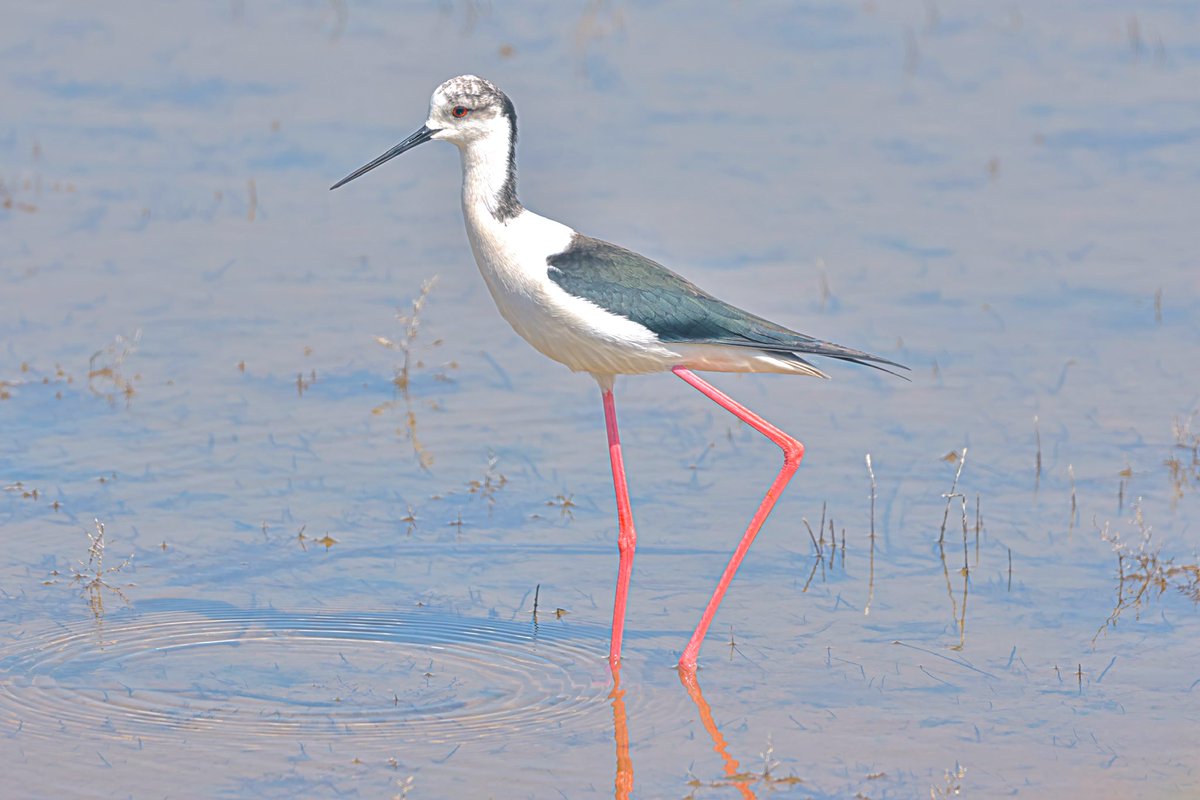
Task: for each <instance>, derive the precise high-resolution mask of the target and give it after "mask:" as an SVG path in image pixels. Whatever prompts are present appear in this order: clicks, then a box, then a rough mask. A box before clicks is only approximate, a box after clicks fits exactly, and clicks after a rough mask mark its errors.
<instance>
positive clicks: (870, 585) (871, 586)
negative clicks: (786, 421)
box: [843, 453, 875, 616]
mask: <svg viewBox="0 0 1200 800" xmlns="http://www.w3.org/2000/svg"><path fill="white" fill-rule="evenodd" d="M867 474H868V475H870V476H871V560H870V567H869V568H868V572H867V574H868V576H869V577H868V578H867V605H866V607H865V608H863V616H866V615H868V614H870V613H871V602H872V601H873V600H874V599H875V470H873V469H872V468H871V454H870V453H867ZM843 557H844V556H843Z"/></svg>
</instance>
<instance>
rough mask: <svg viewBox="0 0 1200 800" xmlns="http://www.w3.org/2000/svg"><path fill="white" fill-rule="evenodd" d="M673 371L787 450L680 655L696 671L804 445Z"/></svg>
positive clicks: (689, 376)
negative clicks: (741, 568)
mask: <svg viewBox="0 0 1200 800" xmlns="http://www.w3.org/2000/svg"><path fill="white" fill-rule="evenodd" d="M671 371H672V372H674V373H675V374H676V375H678V376H679V377H680V378H683V379H684V380H685V381H687V382H688V383H690V384H691V385H692V386H694V387H695V388H696V389H698V390H699V391H700V392H701V393H702V394H703V395H704V396H706V397H707V398H708V399H710V400H712V401H713V402H714V403H716V404H717V405H719V406H721V408H724V409H725V410H726V411H728V412H730V413H731V414H733V415H734V416H735V417H737V418H738V419H740V420H742V421H743V422H745V423H746V424H747V425H749V426H750V427H751V428H754V430H756V431H758V432H759V433H761V434H762V435H763V436H766V437H767V438H768V439H770V440H771V441H772V442H774V443H775V444H777V445H779V446H780V448H782V449H783V469H781V470H779V475H778V476H776V478H775V482H774V483H772V484H771V488H770V489H767V496H766V497H764V498H763V501H762V503H761V504H760V505H759V506H758V511H756V512H755V513H754V518H753V519H751V520H750V527H749V528H747V529H746V533H745V534H743V535H742V540H741V542H739V543H738V546H737V549H736V550H734V551H733V557H732V558H730V559H729V564H728V565H727V566H726V567H725V572H724V574H722V575H721V580H720V582H719V583H717V590H716V591H715V592H713V596H712V599H711V600H709V601H708V607H707V608H705V609H704V616H702V617H701V618H700V624H699V625H697V626H696V632H695V633H693V634H692V638H691V640H690V641H689V642H688V643H687V647H685V648H684V650H683V655H682V656H680V657H679V668H680V669H684V670H694V669H695V668H696V656H698V655H699V654H700V645H701V643H703V642H704V635H705V634H706V633H708V626H709V624H711V623H712V619H713V616H714V615H715V614H716V613H717V607H718V606H719V605H721V598H723V597H724V596H725V590H726V589H728V588H729V583H730V581H732V580H733V574H734V573H735V572H737V568H738V565H739V564H741V563H742V559H743V558H745V557H746V551H748V550H749V549H750V545H751V543H753V542H754V537H755V536H757V535H758V531H759V529H760V528H761V527H762V526H763V522H765V521H766V519H767V515H768V514H770V513H771V509H772V508H774V507H775V501H776V500H778V499H779V495H781V494H783V490H784V487H786V486H787V484H788V481H790V480H791V479H792V475H794V474H795V473H796V470H797V468H799V466H800V459H802V458H804V445H802V444H800V442H798V441H796V440H795V439H793V438H792V437H791V436H788V435H787V434H786V433H784V432H783V431H781V430H779V428H776V427H775V426H774V425H772V424H771V423H769V422H767V421H766V420H765V419H763V418H762V417H760V416H758V415H757V414H755V413H754V412H753V411H751V410H750V409H748V408H746V407H745V406H743V405H742V404H741V403H738V402H737V401H736V400H734V399H733V398H731V397H729V395H727V394H725V393H723V392H721V391H720V390H718V389H717V388H716V387H714V386H712V385H711V384H709V383H708V382H706V381H704V380H702V379H700V378H699V377H698V376H697V375H696V374H695V373H693V372H692V371H691V370H689V369H685V368H683V367H675V368H674V369H672V370H671Z"/></svg>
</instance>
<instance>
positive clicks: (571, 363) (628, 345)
mask: <svg viewBox="0 0 1200 800" xmlns="http://www.w3.org/2000/svg"><path fill="white" fill-rule="evenodd" d="M464 212H465V214H466V222H467V235H468V238H469V239H470V241H471V250H472V251H473V252H474V254H475V262H476V263H477V264H478V265H479V271H480V273H482V275H483V279H484V281H485V282H486V283H487V287H488V290H489V291H490V292H491V293H492V299H494V300H495V301H496V306H497V308H499V309H500V314H501V315H502V316H503V317H504V319H506V320H507V321H508V323H509V324H510V325H512V327H513V329H514V330H515V331H516V332H517V333H519V334H520V335H521V336H522V338H524V339H525V340H526V341H527V342H529V343H530V344H531V345H533V346H534V347H535V348H537V349H538V350H539V351H540V352H542V353H543V354H544V355H546V356H548V357H550V358H552V359H554V360H555V361H558V362H561V363H563V364H566V365H567V366H568V367H570V368H571V369H572V370H575V371H577V372H590V373H593V374H595V375H618V374H630V373H640V372H660V371H663V370H668V369H670V368H671V367H673V366H675V365H676V364H679V363H681V357H680V354H679V353H678V352H675V351H672V350H670V349H668V348H667V347H664V346H663V345H662V344H660V343H659V341H658V337H657V336H655V335H654V333H653V332H652V331H650V330H649V329H648V328H646V327H644V326H642V325H639V324H638V323H636V322H633V321H632V320H628V319H625V318H624V317H621V316H617V315H615V314H611V313H609V312H608V311H605V310H604V309H603V308H601V307H600V306H598V305H596V304H595V303H592V302H590V301H588V300H584V299H582V298H579V297H574V296H572V295H570V294H568V293H567V292H565V291H563V289H562V288H561V287H559V286H558V285H557V284H555V283H554V282H553V281H551V280H550V278H549V276H548V272H547V270H548V266H549V265H548V263H547V262H546V257H547V256H549V255H552V254H554V253H560V252H562V251H563V250H565V249H567V247H568V245H570V243H571V237H572V236H573V235H574V233H575V232H574V231H573V230H571V229H570V228H568V227H567V226H566V225H562V224H560V223H558V222H554V221H553V220H549V219H546V218H545V217H540V216H538V215H537V214H534V213H533V212H531V211H528V210H525V211H522V212H521V213H520V214H519V215H518V216H516V217H514V218H512V219H510V220H508V222H507V223H506V224H505V223H500V222H497V221H496V220H495V219H494V218H493V217H492V216H491V214H489V213H486V212H485V213H484V214H474V213H471V210H470V209H465V208H464Z"/></svg>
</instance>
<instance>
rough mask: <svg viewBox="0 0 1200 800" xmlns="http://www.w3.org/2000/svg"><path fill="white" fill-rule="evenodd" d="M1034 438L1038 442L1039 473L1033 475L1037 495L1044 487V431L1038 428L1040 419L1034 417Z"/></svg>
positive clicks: (1034, 491)
mask: <svg viewBox="0 0 1200 800" xmlns="http://www.w3.org/2000/svg"><path fill="white" fill-rule="evenodd" d="M1033 438H1034V440H1035V441H1036V442H1037V471H1036V472H1035V473H1034V475H1033V493H1034V494H1037V491H1038V488H1039V487H1040V486H1041V485H1042V431H1041V429H1040V428H1039V427H1038V418H1037V415H1036V414H1035V415H1034V416H1033Z"/></svg>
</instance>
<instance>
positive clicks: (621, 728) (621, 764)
mask: <svg viewBox="0 0 1200 800" xmlns="http://www.w3.org/2000/svg"><path fill="white" fill-rule="evenodd" d="M609 668H610V669H611V670H612V679H613V688H612V692H610V693H609V695H608V696H609V697H611V698H612V709H613V738H614V739H615V740H616V743H617V777H616V780H615V782H614V784H615V787H616V798H617V800H629V796H630V794H631V793H632V792H633V761H632V759H630V758H629V719H628V717H627V716H626V715H625V690H624V689H622V688H621V662H620V661H618V660H612V661H609Z"/></svg>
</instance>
